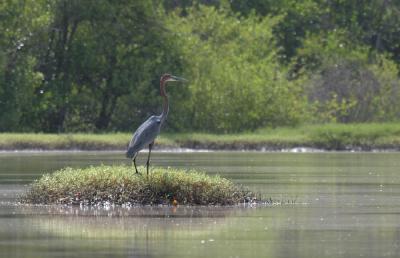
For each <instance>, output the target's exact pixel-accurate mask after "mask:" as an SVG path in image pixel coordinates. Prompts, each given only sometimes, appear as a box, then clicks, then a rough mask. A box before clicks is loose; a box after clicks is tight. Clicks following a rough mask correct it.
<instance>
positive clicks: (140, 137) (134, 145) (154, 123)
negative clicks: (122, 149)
mask: <svg viewBox="0 0 400 258" xmlns="http://www.w3.org/2000/svg"><path fill="white" fill-rule="evenodd" d="M160 124H161V120H160V118H159V117H158V116H151V117H150V118H149V119H147V120H146V121H145V122H144V123H143V124H142V125H141V126H139V128H138V129H137V130H136V132H135V133H134V134H133V137H132V140H131V141H130V143H129V146H128V151H127V152H126V156H127V157H129V158H132V157H133V155H134V154H135V153H136V152H138V151H140V150H142V149H143V148H144V147H146V146H147V145H149V144H150V143H152V142H153V141H154V139H155V138H156V137H157V135H158V134H159V133H160Z"/></svg>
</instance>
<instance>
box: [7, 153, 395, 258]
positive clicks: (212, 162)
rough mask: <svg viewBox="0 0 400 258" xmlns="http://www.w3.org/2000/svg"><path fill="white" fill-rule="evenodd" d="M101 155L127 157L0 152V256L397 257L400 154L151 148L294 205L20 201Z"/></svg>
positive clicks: (116, 160) (177, 163)
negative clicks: (51, 176) (61, 172)
mask: <svg viewBox="0 0 400 258" xmlns="http://www.w3.org/2000/svg"><path fill="white" fill-rule="evenodd" d="M141 158H142V159H141V160H140V161H139V162H140V163H142V164H143V163H144V159H145V155H142V157H141ZM101 163H104V164H121V163H127V164H128V162H127V160H126V159H125V158H124V155H123V153H120V152H43V153H40V152H31V153H0V257H210V258H211V257H305V258H306V257H400V171H399V167H400V153H308V154H306V153H298V154H294V153H251V152H244V153H239V152H211V153H163V152H155V153H154V156H153V164H154V165H159V166H172V167H180V168H199V169H202V170H204V171H206V172H207V173H209V174H216V173H218V174H221V175H222V176H224V177H227V178H230V179H232V180H234V181H235V182H237V183H241V184H244V185H246V186H248V187H249V188H251V189H253V190H255V191H258V192H260V193H261V194H262V196H263V197H264V198H272V199H274V200H277V201H283V202H287V201H289V202H292V201H295V204H282V205H257V206H254V207H249V206H243V205H242V206H237V207H185V206H178V207H176V208H174V207H142V208H139V207H133V208H123V207H108V208H79V207H63V206H45V207H43V206H41V207H32V206H18V205H16V201H15V198H16V196H17V195H18V194H20V193H22V192H23V191H24V189H26V184H28V183H29V182H31V181H32V180H34V179H37V178H39V177H40V176H41V174H43V173H45V172H51V171H54V170H55V169H58V168H62V167H65V166H71V167H84V166H89V165H97V164H101Z"/></svg>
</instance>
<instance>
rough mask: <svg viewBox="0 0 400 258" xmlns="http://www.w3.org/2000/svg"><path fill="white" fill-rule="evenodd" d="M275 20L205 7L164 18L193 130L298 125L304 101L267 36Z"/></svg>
mask: <svg viewBox="0 0 400 258" xmlns="http://www.w3.org/2000/svg"><path fill="white" fill-rule="evenodd" d="M278 20H279V17H277V18H271V17H265V18H260V17H257V16H256V15H250V16H249V17H246V18H241V17H237V16H235V15H234V14H232V13H230V12H229V11H226V10H224V9H220V10H216V9H215V8H214V7H205V6H199V7H198V8H192V9H188V10H187V16H185V17H180V16H179V15H177V14H172V15H170V17H169V19H168V21H167V23H168V27H169V28H170V30H174V31H175V32H176V36H177V40H178V41H179V42H180V43H179V45H180V46H181V48H182V59H183V63H184V64H185V65H184V67H185V69H184V71H185V76H187V77H188V78H189V79H190V94H191V96H190V101H188V103H186V106H187V110H188V112H186V115H187V120H188V121H189V124H190V126H191V127H192V128H193V129H195V130H204V131H214V132H235V131H243V130H253V129H256V128H258V127H262V126H265V125H273V126H278V125H293V124H296V123H297V122H298V121H299V119H300V118H301V116H302V107H303V104H304V102H303V100H302V99H301V98H300V99H299V98H297V96H298V91H299V87H297V85H296V83H295V82H290V81H289V80H288V79H287V78H286V70H285V69H284V68H283V67H282V66H281V65H280V64H279V62H278V58H277V49H278V48H277V47H276V45H275V40H274V37H273V34H272V28H273V26H274V24H276V22H277V21H278Z"/></svg>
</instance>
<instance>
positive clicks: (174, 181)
mask: <svg viewBox="0 0 400 258" xmlns="http://www.w3.org/2000/svg"><path fill="white" fill-rule="evenodd" d="M140 170H142V171H144V168H143V167H142V168H141V169H140ZM254 198H255V195H254V194H253V193H252V192H250V191H248V190H246V189H244V188H243V187H242V186H238V185H236V184H234V183H233V182H232V181H230V180H228V179H225V178H222V177H220V176H219V175H214V176H209V175H207V174H205V173H204V172H198V171H194V170H183V169H173V168H159V167H156V168H152V170H151V171H150V174H149V176H148V177H147V176H146V175H144V174H139V175H138V174H135V171H134V169H132V167H130V166H126V165H119V166H105V165H101V166H91V167H88V168H70V167H67V168H64V169H61V170H58V171H56V172H54V173H52V174H45V175H43V176H42V177H41V178H40V179H39V180H36V181H35V182H33V183H32V184H31V185H30V187H29V189H28V191H27V192H26V193H25V194H24V195H23V196H21V198H20V201H21V202H22V203H32V204H71V205H110V204H119V205H127V204H128V205H144V204H173V205H177V204H189V205H231V204H237V203H240V202H248V201H252V200H253V199H254Z"/></svg>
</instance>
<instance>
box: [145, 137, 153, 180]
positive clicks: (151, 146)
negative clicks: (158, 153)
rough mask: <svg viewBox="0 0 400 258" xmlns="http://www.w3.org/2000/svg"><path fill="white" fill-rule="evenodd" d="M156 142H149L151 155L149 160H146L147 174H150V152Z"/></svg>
mask: <svg viewBox="0 0 400 258" xmlns="http://www.w3.org/2000/svg"><path fill="white" fill-rule="evenodd" d="M153 145H154V142H152V143H150V144H149V156H148V157H147V162H146V166H147V176H149V166H150V154H151V149H152V148H153Z"/></svg>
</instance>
